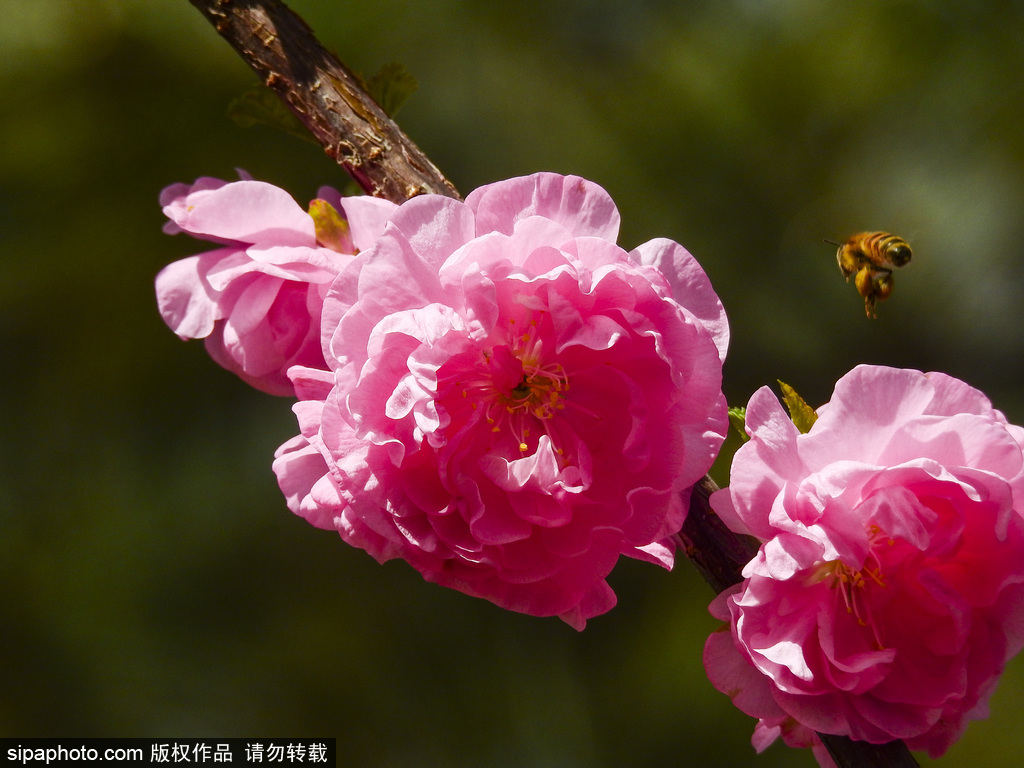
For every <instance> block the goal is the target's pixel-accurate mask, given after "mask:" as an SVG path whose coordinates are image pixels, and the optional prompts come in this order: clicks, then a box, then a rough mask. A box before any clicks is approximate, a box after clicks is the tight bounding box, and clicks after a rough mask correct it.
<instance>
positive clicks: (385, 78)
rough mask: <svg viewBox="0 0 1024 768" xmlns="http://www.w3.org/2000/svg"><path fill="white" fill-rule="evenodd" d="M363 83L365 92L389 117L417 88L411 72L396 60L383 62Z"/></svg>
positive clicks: (395, 113) (396, 111) (395, 112)
mask: <svg viewBox="0 0 1024 768" xmlns="http://www.w3.org/2000/svg"><path fill="white" fill-rule="evenodd" d="M365 85H366V91H367V93H369V94H370V96H372V97H373V100H374V101H376V102H377V104H378V105H379V106H380V108H381V109H383V110H384V111H385V112H386V113H387V115H388V116H389V117H394V116H395V115H397V114H398V110H399V109H401V107H402V105H403V104H404V103H405V101H406V99H408V98H409V97H410V96H412V95H413V94H414V93H415V92H416V89H417V88H419V83H417V82H416V78H415V77H413V75H412V73H411V72H410V71H409V70H408V69H406V68H405V65H404V64H399V63H398V62H397V61H393V62H391V63H390V64H385V65H384V66H383V67H381V68H380V69H379V70H378V71H377V74H375V75H373V76H372V77H371V78H370V79H369V80H367V81H366V82H365Z"/></svg>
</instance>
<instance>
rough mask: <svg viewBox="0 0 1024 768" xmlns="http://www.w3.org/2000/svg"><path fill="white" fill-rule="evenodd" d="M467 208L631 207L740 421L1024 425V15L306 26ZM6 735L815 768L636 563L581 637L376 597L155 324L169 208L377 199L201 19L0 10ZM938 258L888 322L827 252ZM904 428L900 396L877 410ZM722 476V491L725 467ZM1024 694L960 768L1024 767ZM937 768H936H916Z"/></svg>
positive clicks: (356, 762) (509, 761) (416, 12)
mask: <svg viewBox="0 0 1024 768" xmlns="http://www.w3.org/2000/svg"><path fill="white" fill-rule="evenodd" d="M291 5H292V7H293V8H294V9H295V10H296V11H298V12H299V13H300V14H301V15H303V16H304V17H305V18H306V20H307V21H308V22H309V23H310V25H311V26H312V27H313V28H314V29H315V30H316V31H317V33H318V35H319V36H320V37H321V39H322V40H323V41H324V42H325V43H326V44H328V45H329V46H330V47H332V48H333V49H335V50H336V51H338V53H339V54H340V56H341V57H342V59H343V60H345V61H346V62H347V63H348V64H349V65H350V66H351V67H352V68H353V69H356V70H359V71H362V72H364V73H367V74H369V73H372V72H374V71H376V70H377V68H379V67H380V66H381V65H383V64H385V63H387V62H390V61H394V60H398V61H401V62H402V63H404V64H405V65H406V66H407V67H408V68H409V69H410V70H411V71H412V72H413V74H414V75H415V76H416V77H417V79H418V80H419V83H420V90H419V91H418V92H417V93H416V94H415V95H414V96H413V97H412V99H411V100H410V101H409V102H408V103H407V104H406V106H405V107H404V108H403V110H402V112H401V114H400V122H401V124H402V125H403V126H404V128H405V129H406V130H407V132H408V133H409V134H410V135H411V136H412V137H413V138H414V140H416V141H417V143H419V145H420V146H421V147H422V148H423V149H424V150H425V151H426V152H427V154H428V155H429V156H430V157H431V158H432V159H433V160H434V161H435V162H436V163H437V165H438V166H439V167H440V168H441V169H442V170H443V171H444V172H445V173H446V174H447V175H448V176H449V177H450V178H451V179H453V181H454V182H455V184H456V185H457V186H458V187H459V188H460V189H461V190H462V191H463V192H468V191H469V190H471V189H472V188H474V187H476V186H478V185H480V184H483V183H487V182H490V181H494V180H497V179H499V178H505V177H508V176H515V175H520V174H525V173H530V172H533V171H537V170H554V171H560V172H564V173H576V174H580V175H582V176H585V177H588V178H590V179H593V180H595V181H597V182H599V183H600V184H602V185H603V186H605V187H606V188H607V189H608V190H609V191H610V192H611V194H612V195H613V197H614V198H615V199H616V201H617V202H618V204H619V207H620V210H621V212H622V218H623V227H622V236H621V238H620V243H622V244H623V245H625V246H626V247H628V248H631V247H633V246H635V245H636V244H638V243H640V242H642V241H644V240H647V239H650V238H652V237H658V236H667V237H671V238H673V239H676V240H678V241H679V242H681V243H683V244H684V245H686V246H687V247H688V248H689V249H690V250H691V251H692V252H693V253H694V254H695V255H697V257H698V258H699V259H700V260H701V261H702V263H703V264H704V266H705V268H706V270H707V272H708V273H709V275H710V276H711V279H712V281H713V283H714V285H715V286H716V288H717V290H718V292H719V294H720V295H721V297H722V299H723V301H724V303H725V305H726V308H727V310H728V312H729V314H730V318H731V322H732V332H733V344H732V349H731V354H730V358H729V360H728V362H727V366H726V385H725V387H726V393H727V395H728V396H729V399H730V402H731V403H733V404H742V403H745V402H746V400H747V398H748V397H749V395H750V394H751V393H752V392H753V391H754V390H755V389H756V388H757V387H759V386H761V385H762V384H774V382H775V380H776V379H783V380H784V381H786V382H788V383H790V384H792V385H793V386H795V387H796V388H797V389H798V390H799V391H800V392H801V393H802V394H803V395H804V396H805V397H806V399H807V400H808V401H809V402H811V403H812V404H818V403H821V402H823V401H825V400H827V399H828V397H829V394H830V392H831V388H832V383H833V382H834V381H835V379H836V378H838V377H839V376H840V375H842V374H843V373H844V372H846V371H847V370H848V369H849V368H851V367H852V366H854V365H855V364H857V363H860V362H873V363H886V364H894V365H900V366H907V367H915V368H921V369H925V370H930V369H941V370H944V371H947V372H949V373H951V374H953V375H955V376H958V377H960V378H963V379H965V380H967V381H968V382H970V383H971V384H973V385H975V386H977V387H979V388H981V389H983V390H984V391H985V392H986V393H987V394H989V396H990V397H991V398H992V400H993V401H994V403H995V404H996V406H997V407H999V408H1001V409H1003V410H1004V411H1005V412H1006V413H1007V415H1008V417H1009V418H1010V419H1011V420H1012V421H1014V422H1016V423H1022V422H1024V390H1022V386H1021V380H1022V372H1024V331H1022V322H1021V315H1022V309H1024V288H1022V286H1024V283H1022V278H1024V256H1022V252H1024V216H1022V212H1024V4H1022V3H1021V2H1010V1H1009V0H1002V1H996V0H992V1H986V0H981V1H978V0H941V1H940V0H905V1H899V0H867V1H865V2H858V3H829V2H814V1H813V0H693V1H690V2H670V1H669V0H631V2H628V3H624V2H620V1H618V0H615V1H612V0H595V1H593V2H556V3H551V2H544V1H541V0H526V1H524V2H516V3H470V2H459V1H458V0H420V2H415V3H413V2H398V1H396V0H378V1H376V2H364V3H342V2H332V1H330V0H293V2H292V3H291ZM0 20H2V23H0V259H2V266H0V360H2V361H3V362H2V369H3V373H2V375H0V388H2V389H0V429H2V439H0V668H2V672H0V735H4V736H18V737H29V736H47V735H48V736H154V735H155V736H166V737H173V736H210V737H216V736H243V735H255V736H268V735H314V736H335V737H337V739H338V752H339V755H340V759H339V764H340V765H345V766H396V767H399V766H400V767H401V768H415V767H417V766H425V767H427V766H429V767H434V766H455V767H461V766H466V767H467V768H468V767H469V766H474V767H476V766H498V767H503V766H509V767H511V768H520V767H522V768H526V767H530V768H533V767H542V766H559V767H560V768H566V767H568V768H572V767H575V766H579V767H580V768H596V767H604V766H621V765H630V766H655V765H657V766H664V765H679V766H710V765H715V766H732V765H739V766H742V765H749V766H764V768H769V767H770V766H812V765H813V764H814V762H813V759H812V758H811V756H810V755H809V754H805V753H802V752H799V751H792V750H788V749H786V748H784V747H781V746H776V747H773V748H772V749H770V750H769V751H768V752H767V753H765V754H764V755H762V756H756V755H755V754H754V752H753V750H752V748H751V747H750V744H749V737H750V732H751V729H752V726H753V722H752V721H751V720H750V719H749V718H747V717H746V716H744V715H742V714H741V713H739V712H738V711H736V710H734V709H733V708H732V705H731V704H730V703H729V701H728V700H727V699H726V698H725V697H724V696H722V695H720V694H718V693H717V692H715V691H714V690H713V689H712V687H711V686H710V684H709V683H707V681H706V680H705V678H704V676H703V672H702V668H701V665H700V652H701V647H702V644H703V639H704V637H705V635H706V634H707V633H708V632H710V631H711V630H713V629H714V627H715V622H713V620H712V619H711V618H710V617H709V616H708V615H707V612H706V604H707V602H708V600H709V599H710V597H711V594H710V591H709V590H708V589H707V587H705V585H704V584H703V582H701V581H700V579H699V578H698V577H697V576H696V575H695V573H694V572H693V571H692V568H691V567H690V566H689V564H688V563H686V562H685V561H683V562H681V563H680V564H679V566H678V567H677V569H676V571H675V572H673V573H665V572H663V571H661V570H660V569H657V568H654V567H651V566H649V565H643V564H639V563H635V562H622V563H621V564H620V566H619V567H618V569H617V570H616V571H615V572H614V573H613V575H612V577H611V582H612V585H613V587H614V588H615V589H616V591H617V593H618V595H619V600H620V602H619V605H618V607H616V608H615V609H614V610H613V611H612V612H611V613H609V614H607V615H605V616H603V617H600V618H597V619H594V620H592V621H591V623H590V625H589V626H588V628H587V629H586V631H585V632H583V633H576V632H575V631H573V630H572V629H570V628H569V627H567V626H565V625H563V624H562V623H561V622H559V621H558V620H557V619H539V618H531V617H525V616H519V615H514V614H509V613H505V612H502V611H501V610H499V609H497V608H495V607H494V606H492V605H490V604H489V603H486V602H484V601H480V600H475V599H472V598H468V597H465V596H462V595H460V594H456V593H453V592H449V591H447V590H444V589H442V588H440V587H437V586H434V585H430V584H426V583H424V582H423V581H422V580H421V579H420V577H419V576H418V575H417V574H416V573H414V572H413V571H412V569H410V568H409V567H407V566H405V565H404V564H401V563H392V564H388V565H385V566H379V565H377V564H376V563H375V562H374V561H373V560H372V559H371V558H370V557H369V556H367V555H366V554H364V553H362V552H360V551H357V550H353V549H349V548H348V547H346V546H344V545H343V544H342V543H341V542H340V541H339V540H338V539H337V538H336V537H335V536H334V535H332V534H330V533H326V532H323V531H319V530H315V529H313V528H311V527H309V526H308V525H307V524H306V523H305V522H304V521H302V520H301V519H299V518H296V517H294V516H292V515H291V514H290V513H289V512H288V511H287V509H286V508H285V506H284V503H283V500H282V499H281V497H280V494H279V492H278V490H277V488H276V484H275V481H274V477H273V475H272V473H271V472H270V461H271V455H272V453H273V451H274V449H275V448H276V446H277V445H278V444H280V443H281V442H283V441H284V440H285V439H287V438H288V437H290V436H291V435H292V434H294V433H295V431H296V428H295V424H294V421H293V417H292V414H291V412H290V409H289V406H290V403H289V402H288V401H286V400H284V399H275V398H271V397H269V396H265V395H262V394H260V393H258V392H255V391H253V390H250V389H249V388H247V387H246V386H245V385H243V384H242V383H241V382H239V381H238V380H236V379H235V378H233V377H232V376H231V375H229V374H227V373H225V372H224V371H222V370H221V369H219V368H218V367H217V366H215V365H214V364H213V363H212V362H210V361H209V359H208V358H207V357H206V355H205V352H204V350H203V348H202V345H201V343H199V342H191V343H184V342H181V341H179V340H178V339H177V338H176V337H175V336H174V335H173V334H171V333H170V332H169V331H168V330H167V329H166V328H165V327H164V326H163V324H162V322H161V320H160V318H159V316H158V314H157V311H156V308H155V303H154V297H153V288H152V283H153V277H154V275H155V274H156V272H157V271H158V270H159V269H160V268H161V267H162V266H163V265H164V264H166V263H168V262H170V261H172V260H174V259H177V258H181V257H183V256H185V255H188V254H191V253H194V252H197V251H198V250H202V247H201V246H200V245H199V244H197V243H195V242H191V241H189V240H188V239H187V238H186V237H184V236H178V237H175V238H171V237H167V236H165V235H163V234H162V233H161V231H160V228H161V225H162V223H163V218H162V216H161V213H160V210H159V206H158V205H157V196H158V194H159V192H160V190H161V188H162V187H164V186H166V185H168V184H171V183H173V182H178V181H192V180H193V179H195V178H196V177H198V176H202V175H210V176H218V177H221V178H234V176H235V169H236V168H243V169H245V170H246V171H248V172H249V173H251V174H252V175H253V176H254V177H256V178H259V179H264V180H267V181H270V182H273V183H275V184H278V185H280V186H282V187H285V188H287V189H288V190H290V191H291V192H292V193H293V194H294V195H295V197H296V198H297V199H298V200H299V201H301V202H302V203H303V204H305V202H306V201H308V200H309V198H310V197H312V196H313V195H314V193H315V190H316V188H317V187H318V186H319V185H321V184H324V183H330V184H334V185H343V184H344V183H345V176H344V174H343V173H342V172H341V171H340V169H338V168H337V167H336V166H334V165H333V163H332V162H331V161H330V160H329V159H328V158H326V156H325V155H324V154H323V153H322V152H321V151H320V150H319V149H318V148H317V147H315V146H314V145H312V144H305V143H303V142H300V141H297V140H295V139H293V138H291V137H289V136H287V135H284V134H278V133H275V132H274V131H272V130H269V129H265V128H260V127H257V128H249V129H243V128H240V127H238V126H236V125H235V124H233V123H232V122H231V121H230V120H228V119H227V117H226V108H227V105H228V103H229V102H230V101H231V100H232V99H233V98H234V97H236V96H237V95H239V94H240V93H241V92H243V91H245V90H246V89H247V88H249V87H250V86H251V85H253V84H254V83H255V82H256V80H255V77H254V76H253V75H252V74H251V73H250V71H249V70H248V69H247V68H246V67H245V65H244V64H242V63H241V61H239V60H238V59H237V58H236V57H235V55H234V54H233V52H232V51H231V50H230V48H229V47H228V46H227V44H226V43H225V42H224V41H222V40H221V39H220V38H219V37H218V36H217V35H216V33H215V32H214V30H213V29H212V27H210V26H209V25H208V24H207V23H206V22H205V20H203V18H202V17H201V16H200V15H199V14H198V12H197V11H195V10H194V9H193V8H192V7H191V6H190V5H189V4H188V3H187V2H186V0H144V1H143V0H134V1H132V0H91V2H88V3H83V2H79V0H0ZM862 229H885V230H890V231H894V232H897V233H899V234H901V235H903V236H904V237H906V238H907V239H908V240H909V241H910V242H911V243H912V244H913V246H914V249H915V258H914V261H913V262H912V263H911V264H910V265H909V266H908V267H906V268H905V269H904V270H902V271H901V272H900V274H899V275H898V278H897V285H896V290H895V292H894V295H893V297H892V299H891V300H890V301H888V302H886V303H885V304H883V305H881V306H880V311H879V318H878V319H877V320H874V321H869V320H867V319H866V318H865V317H864V311H863V304H862V301H861V300H860V298H859V297H858V296H857V295H856V292H855V291H854V289H853V287H852V286H851V285H847V284H845V283H844V282H843V280H842V279H841V277H840V275H839V273H838V270H837V268H836V264H835V257H834V252H835V249H834V247H832V246H829V245H826V244H824V243H823V242H822V240H823V238H829V239H843V238H845V237H846V236H847V235H849V234H850V233H852V232H854V231H858V230H862ZM864 397H865V398H869V399H874V398H877V399H878V400H883V399H884V398H885V397H886V393H885V392H882V391H878V392H865V393H864ZM718 476H719V479H721V480H724V479H725V475H724V471H723V468H719V470H718ZM1022 718H1024V660H1017V661H1015V662H1014V663H1013V664H1012V665H1011V667H1010V669H1009V670H1008V672H1007V674H1006V676H1005V677H1004V679H1003V682H1002V684H1001V686H1000V688H999V690H998V692H997V694H996V695H995V697H994V699H993V715H992V717H991V719H989V720H987V721H985V722H981V723H976V724H974V725H972V726H971V727H970V729H969V731H968V733H967V736H966V737H965V738H964V739H963V740H962V741H961V742H960V743H959V744H958V745H957V746H956V747H954V748H953V749H952V750H951V751H950V753H949V754H948V755H947V756H946V757H945V758H943V759H942V760H940V761H938V764H939V765H943V766H949V768H952V767H953V766H971V767H972V768H986V767H988V766H1011V765H1018V764H1019V760H1020V758H1019V755H1020V754H1022V752H1024V729H1022V728H1021V727H1020V722H1021V720H1022ZM921 762H922V764H923V765H931V764H932V763H930V762H929V761H928V760H927V759H925V758H924V757H922V758H921Z"/></svg>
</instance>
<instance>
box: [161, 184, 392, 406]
mask: <svg viewBox="0 0 1024 768" xmlns="http://www.w3.org/2000/svg"><path fill="white" fill-rule="evenodd" d="M319 195H320V198H322V199H324V200H326V201H327V202H328V203H329V204H330V206H331V208H332V209H333V210H334V211H337V212H342V215H343V216H344V217H345V218H344V219H341V218H340V216H338V215H337V214H335V215H334V217H333V218H334V220H335V221H336V222H337V221H340V222H341V226H342V228H343V229H344V227H345V219H347V226H348V232H347V233H344V232H343V233H341V236H333V237H332V234H333V235H337V233H332V232H331V231H330V229H329V227H324V226H321V227H319V228H318V227H317V225H316V224H315V223H314V219H313V217H312V216H311V215H310V214H309V213H306V212H305V211H303V210H302V208H300V207H299V205H298V204H297V203H296V202H295V201H294V200H293V199H292V198H291V196H290V195H288V193H287V192H285V191H284V190H282V189H279V188H277V187H275V186H273V185H271V184H266V183H264V182H261V181H251V180H248V179H246V180H243V181H236V182H233V183H230V184H229V183H227V182H224V181H220V180H218V179H210V178H202V179H199V180H198V181H196V183H195V184H194V185H192V186H191V187H189V186H188V185H186V184H175V185H173V186H170V187H168V188H167V189H165V190H164V191H163V193H162V194H161V195H160V203H161V204H162V205H163V207H164V208H163V209H164V214H165V215H166V216H167V217H168V218H169V219H170V221H169V222H168V223H167V224H166V225H165V226H164V231H165V232H167V233H168V234H176V233H178V232H188V233H189V234H191V235H194V236H196V237H199V238H202V239H205V240H212V241H213V242H216V243H219V244H221V246H222V247H220V248H218V249H217V250H213V251H208V252H207V253H203V254H200V255H198V256H190V257H189V258H187V259H182V260H181V261H176V262H174V263H173V264H170V265H168V266H167V267H165V268H164V269H163V271H161V272H160V274H159V275H158V276H157V278H156V293H157V304H158V306H159V309H160V314H161V315H162V316H163V318H164V321H165V322H166V323H167V325H168V326H170V328H171V329H172V330H173V331H174V332H175V333H176V334H178V336H180V337H181V338H183V339H201V338H205V339H206V349H207V351H208V352H209V353H210V356H211V357H212V358H213V359H214V360H215V361H216V362H217V363H219V364H220V365H221V366H223V367H224V368H227V369H228V370H229V371H232V372H234V373H236V374H237V375H238V376H240V377H241V378H242V379H243V380H245V381H246V382H248V383H249V384H251V385H252V386H254V387H256V388H257V389H261V390H263V391H264V392H269V393H271V394H275V395H290V394H292V393H293V389H292V384H291V382H290V381H289V380H288V377H287V375H286V371H287V370H288V368H289V367H291V366H292V365H306V366H311V367H319V368H324V367H326V363H325V362H324V357H323V352H322V351H321V348H320V312H321V309H322V307H323V300H324V296H325V295H326V293H327V288H328V287H329V286H330V284H331V282H332V281H333V280H334V278H335V277H336V276H337V274H338V273H339V272H340V271H341V269H342V268H343V267H344V266H345V265H346V264H347V263H348V262H349V261H350V260H351V258H352V256H353V255H354V254H355V253H357V252H358V251H360V250H362V249H365V248H368V247H370V246H371V245H372V244H373V241H374V239H376V237H377V235H379V234H380V233H381V231H382V230H383V229H384V222H385V221H386V220H387V217H388V216H389V215H390V214H391V212H392V211H393V210H394V209H395V208H396V206H395V205H394V204H393V203H390V202H387V201H385V200H377V199H374V198H371V197H347V198H344V199H342V198H341V197H340V196H339V195H338V193H337V192H335V191H334V190H332V189H330V188H329V187H324V188H323V189H321V190H320V191H319ZM324 210H329V209H324Z"/></svg>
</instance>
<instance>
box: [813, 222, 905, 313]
mask: <svg viewBox="0 0 1024 768" xmlns="http://www.w3.org/2000/svg"><path fill="white" fill-rule="evenodd" d="M825 242H826V243H831V244H832V245H835V246H838V247H839V251H838V252H837V253H836V260H837V261H838V262H839V270H840V271H841V272H842V273H843V277H845V278H846V281H847V282H849V281H850V277H851V276H854V279H853V284H854V285H855V286H856V287H857V293H859V294H860V295H861V296H863V297H864V312H865V314H866V315H867V316H868V317H876V315H875V302H876V301H884V300H885V299H887V298H889V296H890V294H892V287H893V274H892V271H893V269H895V268H896V267H902V266H903V265H904V264H906V263H907V262H908V261H910V257H911V256H912V255H913V253H912V252H911V250H910V245H909V244H908V243H907V241H906V240H904V239H903V238H902V237H897V236H896V235H891V234H889V233H888V232H861V233H859V234H856V235H854V236H853V237H851V238H850V239H849V240H847V241H846V243H844V244H840V243H836V242H833V241H832V240H826V241H825Z"/></svg>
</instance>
